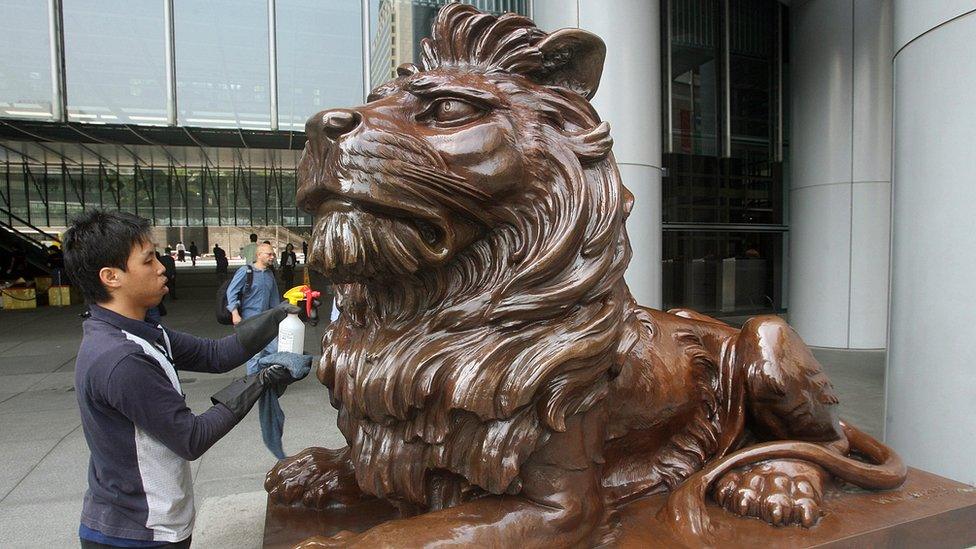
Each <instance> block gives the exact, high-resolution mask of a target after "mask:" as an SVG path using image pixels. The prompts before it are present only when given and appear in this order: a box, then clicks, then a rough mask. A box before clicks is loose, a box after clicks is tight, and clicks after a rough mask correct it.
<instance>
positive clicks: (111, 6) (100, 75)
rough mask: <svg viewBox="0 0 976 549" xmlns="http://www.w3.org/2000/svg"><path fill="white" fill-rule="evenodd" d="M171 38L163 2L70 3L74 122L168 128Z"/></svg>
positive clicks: (67, 39)
mask: <svg viewBox="0 0 976 549" xmlns="http://www.w3.org/2000/svg"><path fill="white" fill-rule="evenodd" d="M178 5H180V6H182V4H178ZM165 36H166V27H165V22H164V20H163V3H162V2H160V1H159V0H65V2H64V43H65V46H64V47H65V71H66V74H65V78H66V80H67V88H68V92H67V96H68V97H67V99H68V119H69V120H73V121H78V122H104V123H112V124H166V59H165V56H166V42H165Z"/></svg>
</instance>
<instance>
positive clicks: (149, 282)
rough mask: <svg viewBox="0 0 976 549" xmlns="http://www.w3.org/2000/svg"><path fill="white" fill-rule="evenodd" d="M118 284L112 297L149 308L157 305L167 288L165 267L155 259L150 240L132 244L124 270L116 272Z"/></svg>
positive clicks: (153, 248)
mask: <svg viewBox="0 0 976 549" xmlns="http://www.w3.org/2000/svg"><path fill="white" fill-rule="evenodd" d="M118 278H119V282H120V285H119V287H118V289H116V290H115V292H113V298H114V299H124V300H127V302H129V303H131V304H133V305H138V306H140V307H145V308H147V309H150V308H152V307H155V306H156V305H159V302H160V301H162V299H163V296H164V295H166V292H168V291H169V289H168V288H167V287H166V267H163V264H162V263H160V262H159V260H158V259H156V252H155V246H154V245H153V243H152V242H145V241H143V242H140V243H138V244H135V245H133V246H132V249H131V250H130V251H129V259H128V261H126V264H125V271H124V272H121V271H120V272H119V273H118Z"/></svg>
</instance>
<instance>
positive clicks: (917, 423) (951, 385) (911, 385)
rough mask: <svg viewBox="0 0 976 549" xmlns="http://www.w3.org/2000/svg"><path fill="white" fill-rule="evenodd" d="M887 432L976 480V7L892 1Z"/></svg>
mask: <svg viewBox="0 0 976 549" xmlns="http://www.w3.org/2000/svg"><path fill="white" fill-rule="evenodd" d="M894 6H895V7H894V18H895V26H894V28H895V51H896V52H897V53H896V54H895V58H894V68H895V87H894V89H895V93H894V110H895V127H894V135H895V138H894V163H893V166H894V174H893V175H894V186H893V197H892V213H891V216H892V246H891V267H892V268H891V273H892V277H891V300H890V303H891V311H890V321H889V345H888V374H887V388H886V389H887V395H886V419H885V435H886V440H887V442H888V443H889V444H891V445H892V446H893V447H894V448H895V449H896V450H897V451H898V452H900V453H901V455H902V456H903V457H904V458H905V461H906V462H907V463H908V464H909V465H912V466H914V467H919V468H922V469H927V470H930V471H932V472H935V473H938V474H941V475H945V476H948V477H950V478H953V479H956V480H959V481H962V482H966V483H969V484H974V485H976V468H974V467H973V454H974V453H976V419H974V418H976V375H974V374H976V363H974V361H973V356H974V355H976V282H974V280H976V278H974V275H973V273H976V154H974V150H973V143H974V142H976V130H974V128H976V101H974V100H973V98H974V90H976V60H974V57H973V53H972V52H973V49H972V44H973V36H976V5H974V4H973V2H971V1H965V2H963V1H958V0H956V1H943V2H931V1H929V0H895V2H894Z"/></svg>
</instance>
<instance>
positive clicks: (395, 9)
mask: <svg viewBox="0 0 976 549" xmlns="http://www.w3.org/2000/svg"><path fill="white" fill-rule="evenodd" d="M449 2H450V0H370V2H369V15H370V25H369V29H370V36H369V43H370V60H369V73H370V85H371V86H372V87H374V88H375V87H376V86H378V85H380V84H382V83H384V82H386V81H387V80H390V79H391V78H393V77H394V76H396V68H397V67H398V66H400V65H401V64H403V63H416V64H418V65H419V64H420V51H421V50H420V39H421V38H424V37H426V36H430V28H431V24H432V23H433V22H434V17H436V16H437V10H439V9H440V8H441V6H443V5H445V4H448V3H449ZM462 3H464V4H471V5H473V6H474V7H476V8H478V9H479V10H481V11H485V12H489V13H494V14H495V15H500V14H502V13H505V12H514V13H520V14H522V15H526V14H528V4H529V0H468V1H465V2H462Z"/></svg>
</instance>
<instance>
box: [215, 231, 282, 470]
mask: <svg viewBox="0 0 976 549" xmlns="http://www.w3.org/2000/svg"><path fill="white" fill-rule="evenodd" d="M274 258H275V252H274V248H272V247H271V245H270V244H259V245H258V246H257V248H256V250H255V259H254V263H252V264H250V265H244V267H242V268H240V269H237V272H236V273H234V277H233V278H231V280H230V283H229V284H228V285H227V292H226V297H227V310H228V311H230V314H231V321H232V322H233V324H234V325H235V326H236V325H238V324H239V323H240V322H241V321H242V320H246V319H248V318H251V317H255V316H258V315H260V314H261V313H263V312H265V311H267V310H269V309H274V308H275V307H277V306H278V305H279V304H280V303H281V301H282V297H281V293H280V292H279V291H278V283H277V282H276V281H275V276H274V271H272V270H271V263H272V262H273V261H274ZM277 350H278V341H277V340H276V339H274V340H271V342H269V343H268V344H267V345H266V346H265V347H264V348H263V349H261V350H260V351H258V352H257V354H256V355H254V356H253V357H251V359H250V360H248V361H247V374H248V375H251V374H256V373H258V372H259V371H260V370H261V365H260V364H258V361H259V360H261V358H263V357H265V356H267V355H270V354H271V353H274V352H277ZM276 406H278V400H277V399H273V402H272V399H270V397H269V396H268V395H262V396H261V400H260V402H259V403H258V416H259V420H260V422H261V434H262V436H263V438H264V440H265V445H266V446H268V447H269V448H271V447H276V446H277V445H280V441H279V442H277V443H274V442H269V440H271V439H272V438H273V437H272V431H271V428H270V423H271V422H272V421H273V420H272V417H273V416H274V415H275V414H276V412H278V413H280V407H278V409H277V410H275V409H274V407H276ZM282 415H283V414H282ZM279 453H280V450H279ZM277 457H278V458H282V457H284V454H282V455H278V456H277Z"/></svg>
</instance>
